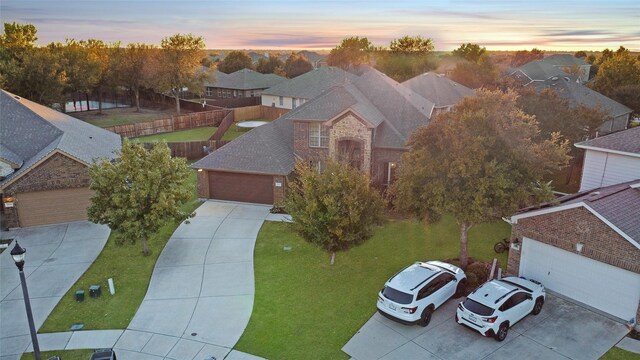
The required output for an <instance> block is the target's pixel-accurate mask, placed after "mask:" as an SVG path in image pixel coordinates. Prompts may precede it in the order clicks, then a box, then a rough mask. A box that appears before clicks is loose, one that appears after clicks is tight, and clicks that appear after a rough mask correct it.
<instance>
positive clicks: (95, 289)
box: [89, 285, 102, 298]
mask: <svg viewBox="0 0 640 360" xmlns="http://www.w3.org/2000/svg"><path fill="white" fill-rule="evenodd" d="M100 295H102V291H101V290H100V285H91V286H89V296H91V297H92V298H99V297H100Z"/></svg>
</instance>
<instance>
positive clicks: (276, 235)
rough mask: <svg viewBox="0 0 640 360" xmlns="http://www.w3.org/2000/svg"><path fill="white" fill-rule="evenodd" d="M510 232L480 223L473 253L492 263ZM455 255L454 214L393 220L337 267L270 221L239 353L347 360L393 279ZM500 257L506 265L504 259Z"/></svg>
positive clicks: (261, 239)
mask: <svg viewBox="0 0 640 360" xmlns="http://www.w3.org/2000/svg"><path fill="white" fill-rule="evenodd" d="M509 234H510V228H509V225H508V224H507V223H505V222H502V221H500V222H497V223H494V224H482V225H477V226H475V227H473V228H471V231H470V233H469V253H470V254H471V256H473V257H474V258H476V259H479V260H491V259H493V258H494V257H496V254H495V253H494V251H493V244H494V243H496V242H497V241H498V240H500V239H502V238H505V237H509ZM284 246H291V250H290V251H285V250H283V247H284ZM457 255H458V226H457V224H456V222H455V220H454V219H453V218H452V217H449V216H447V217H444V218H443V219H442V220H441V221H440V222H438V223H436V224H432V225H424V224H421V223H418V222H416V221H413V220H392V221H390V222H389V223H387V224H386V225H385V226H383V227H381V228H380V229H378V231H377V232H376V234H375V235H374V236H373V238H372V239H370V240H369V241H368V242H366V243H365V244H363V245H362V246H360V247H357V248H354V249H352V250H349V251H347V252H344V253H338V256H337V258H336V264H335V265H333V266H331V265H330V264H329V257H328V255H327V254H325V253H323V252H322V250H320V249H318V248H316V247H314V246H312V245H309V244H307V243H306V242H304V241H303V240H302V239H301V238H299V237H298V236H296V235H294V234H293V233H292V232H291V231H290V230H289V228H288V227H287V225H286V224H283V223H272V222H267V223H265V224H264V225H263V226H262V229H261V231H260V234H259V235H258V240H257V242H256V247H255V252H254V257H255V258H254V264H255V265H254V266H255V274H256V275H255V277H256V278H255V280H256V295H255V301H254V308H253V313H252V316H251V320H250V321H249V325H248V326H247V329H246V330H245V332H244V334H243V336H242V337H241V338H240V341H239V342H238V344H237V345H236V349H238V350H240V351H243V352H248V353H250V354H255V355H258V356H263V357H266V358H268V359H304V358H314V359H347V358H348V356H347V355H346V354H344V353H343V352H342V351H341V350H340V349H341V348H342V346H343V345H344V344H345V343H346V342H347V341H348V340H349V339H350V338H351V337H352V336H353V334H355V333H356V331H358V329H359V328H360V327H361V326H362V325H363V324H364V323H365V322H366V321H367V320H368V319H369V317H370V316H371V315H372V314H373V313H374V312H375V311H376V294H377V292H378V291H379V290H380V288H381V287H382V286H383V285H384V282H385V281H386V280H387V279H388V278H389V277H391V276H392V275H393V274H395V273H396V272H398V271H399V270H401V269H402V268H403V267H405V266H407V265H409V264H411V263H413V262H415V261H419V260H436V259H447V258H454V257H457ZM497 257H498V259H499V260H500V263H501V264H502V265H503V266H506V258H507V255H506V253H504V254H500V255H497ZM310 354H313V356H310Z"/></svg>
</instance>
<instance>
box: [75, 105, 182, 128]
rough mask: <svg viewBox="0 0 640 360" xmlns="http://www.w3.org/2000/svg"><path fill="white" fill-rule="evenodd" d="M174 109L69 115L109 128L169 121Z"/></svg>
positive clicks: (119, 110) (126, 110)
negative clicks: (159, 120)
mask: <svg viewBox="0 0 640 360" xmlns="http://www.w3.org/2000/svg"><path fill="white" fill-rule="evenodd" d="M175 113H176V112H175V110H174V109H169V110H151V109H140V112H137V111H136V108H135V107H130V108H117V109H104V110H102V114H101V115H98V112H97V111H81V112H74V113H70V114H69V115H71V116H73V117H76V118H78V119H82V120H84V121H86V122H88V123H90V124H92V125H95V126H100V127H107V126H114V125H122V124H133V123H139V122H145V121H151V120H158V119H167V118H170V117H171V115H175Z"/></svg>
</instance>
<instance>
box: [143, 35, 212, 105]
mask: <svg viewBox="0 0 640 360" xmlns="http://www.w3.org/2000/svg"><path fill="white" fill-rule="evenodd" d="M160 47H161V48H162V51H161V52H160V61H159V63H160V66H159V67H158V69H157V74H156V77H155V82H156V83H157V84H158V86H159V87H160V89H161V90H164V91H168V92H170V93H171V95H172V96H173V98H174V99H176V112H177V113H178V114H180V94H181V93H182V89H183V88H188V89H190V90H191V91H198V92H200V91H202V90H201V89H202V82H203V81H204V79H205V78H207V76H208V72H207V71H202V66H201V65H200V60H202V58H203V57H204V56H205V52H204V39H203V38H202V36H195V35H193V34H186V35H183V34H175V35H173V36H171V37H166V38H163V39H162V41H161V42H160Z"/></svg>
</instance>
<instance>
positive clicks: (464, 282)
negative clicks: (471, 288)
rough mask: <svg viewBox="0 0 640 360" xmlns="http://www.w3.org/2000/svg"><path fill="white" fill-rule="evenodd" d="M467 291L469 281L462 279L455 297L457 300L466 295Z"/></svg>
mask: <svg viewBox="0 0 640 360" xmlns="http://www.w3.org/2000/svg"><path fill="white" fill-rule="evenodd" d="M465 290H467V279H462V280H460V282H459V283H458V286H457V287H456V293H455V295H454V297H455V298H456V299H457V298H459V297H461V296H462V295H463V294H464V292H465Z"/></svg>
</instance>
